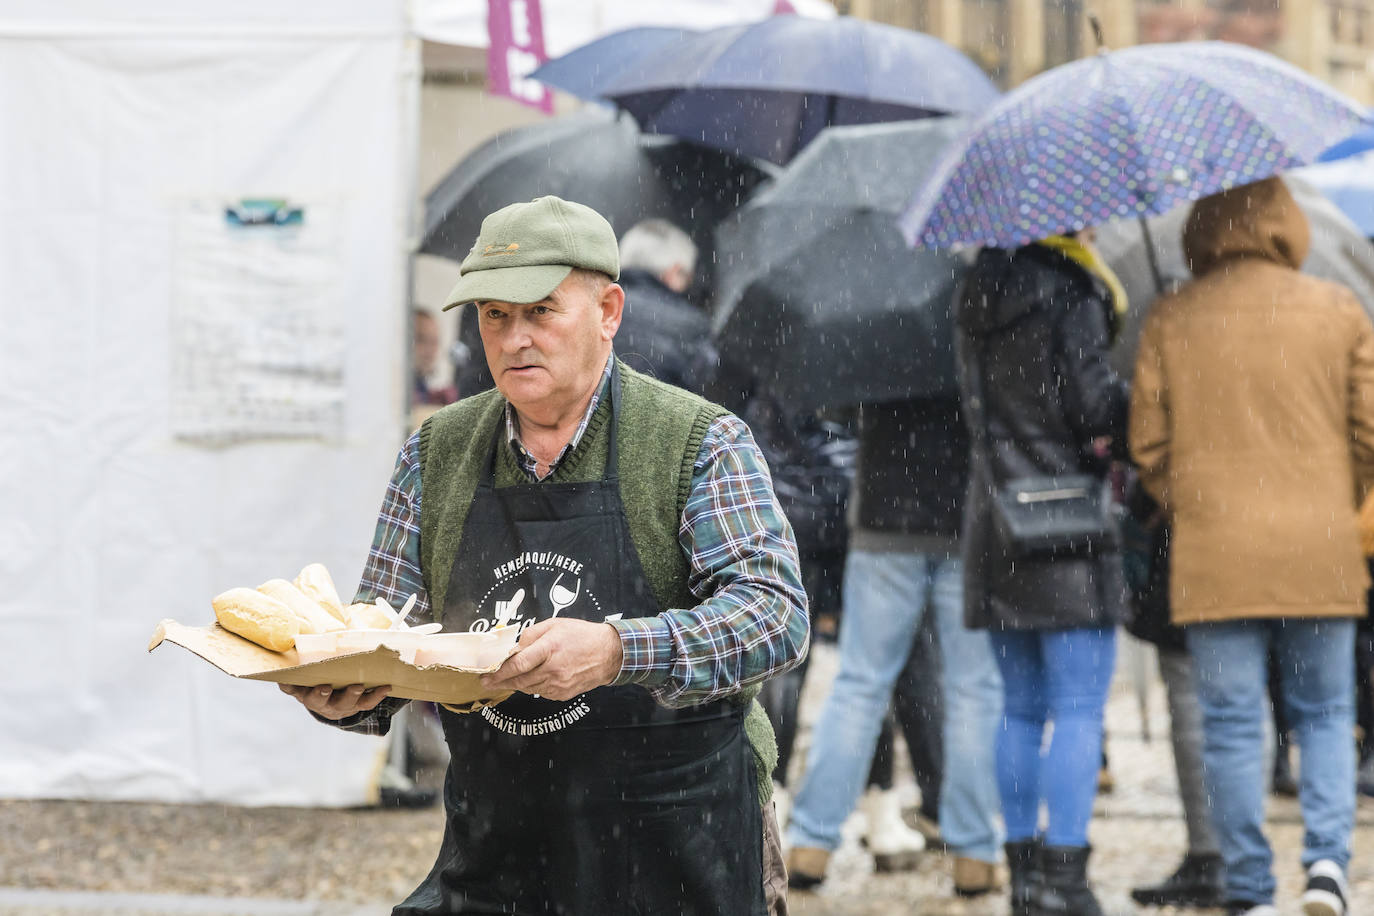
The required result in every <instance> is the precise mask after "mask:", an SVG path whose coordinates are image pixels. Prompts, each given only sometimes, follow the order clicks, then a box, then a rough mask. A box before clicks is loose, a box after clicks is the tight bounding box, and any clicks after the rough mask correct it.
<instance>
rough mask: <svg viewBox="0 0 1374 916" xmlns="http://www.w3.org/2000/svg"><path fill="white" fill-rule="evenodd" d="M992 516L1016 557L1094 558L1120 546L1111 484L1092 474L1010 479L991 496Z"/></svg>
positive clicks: (1005, 542) (999, 532) (1003, 538)
mask: <svg viewBox="0 0 1374 916" xmlns="http://www.w3.org/2000/svg"><path fill="white" fill-rule="evenodd" d="M992 513H993V519H994V521H995V523H996V525H997V529H998V534H999V535H1001V539H1002V542H1003V543H1004V544H1006V545H1007V547H1008V548H1009V549H1010V550H1011V551H1012V552H1013V553H1015V554H1016V555H1018V556H1023V557H1036V556H1095V555H1097V554H1099V553H1102V552H1103V551H1106V550H1113V549H1115V548H1116V547H1117V543H1118V542H1117V534H1116V520H1115V518H1114V517H1113V515H1112V503H1111V499H1110V497H1109V496H1108V493H1107V483H1106V481H1104V480H1102V479H1101V478H1098V477H1094V476H1092V475H1091V474H1065V475H1062V476H1059V477H1043V476H1036V477H1018V478H1017V479H1015V480H1010V481H1008V482H1007V483H1005V484H1003V485H1002V486H1000V487H998V488H997V490H996V492H995V493H994V494H993V509H992Z"/></svg>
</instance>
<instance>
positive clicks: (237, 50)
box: [0, 0, 419, 805]
mask: <svg viewBox="0 0 1374 916" xmlns="http://www.w3.org/2000/svg"><path fill="white" fill-rule="evenodd" d="M405 6H406V4H405V2H404V0H293V2H291V3H281V2H277V0H240V2H237V3H232V4H208V3H179V2H172V0H126V2H123V3H119V4H110V3H105V2H100V0H84V2H83V0H67V2H63V3H54V2H50V0H11V2H9V3H8V4H6V6H5V8H4V10H3V11H0V211H3V213H4V219H3V220H0V290H3V294H0V342H3V345H4V346H3V352H4V357H3V359H2V360H0V429H3V431H4V432H3V448H0V468H3V471H0V505H3V506H4V510H3V512H2V513H0V581H2V582H3V583H4V587H3V591H0V646H3V648H0V659H2V661H0V670H3V672H4V684H5V686H6V693H7V694H8V697H7V701H6V702H5V703H4V704H3V707H2V708H0V797H10V798H73V797H79V798H97V799H161V800H171V801H224V802H231V803H238V804H294V805H307V804H326V805H347V804H356V803H361V802H364V801H366V800H367V799H368V797H369V794H370V793H371V792H372V791H373V787H374V784H375V774H376V772H377V770H378V768H379V766H380V763H381V752H382V747H381V742H380V741H379V740H378V739H374V738H364V737H360V736H356V735H349V734H345V733H343V732H340V731H337V730H335V729H331V728H328V727H325V726H322V725H319V724H316V723H315V722H313V721H312V720H311V719H310V718H309V716H308V715H307V714H306V713H305V711H304V710H303V709H301V708H300V707H299V706H298V705H297V704H296V703H295V702H294V701H293V700H290V699H289V698H287V697H285V696H283V695H282V694H281V693H280V692H279V691H278V689H277V687H276V686H275V685H272V684H264V683H257V682H247V681H242V682H241V681H235V680H233V679H231V678H229V677H228V676H227V675H224V674H222V673H220V672H219V671H217V670H215V669H213V668H211V667H210V666H209V665H207V664H206V663H205V662H203V661H200V660H198V659H196V658H194V657H193V656H191V655H190V654H189V653H187V652H184V651H182V650H181V649H178V648H176V647H171V646H168V647H164V648H162V649H159V650H158V651H157V652H156V653H153V654H152V655H149V654H147V652H146V651H145V647H146V645H147V642H148V638H149V636H150V635H151V633H152V631H153V628H154V627H155V625H156V624H157V622H158V621H159V620H160V619H161V618H163V617H175V618H177V619H179V620H181V621H183V622H186V623H195V624H200V623H208V622H210V621H211V620H212V619H213V615H212V612H211V609H210V604H209V599H210V597H211V596H212V595H214V594H216V593H217V592H219V591H220V590H222V589H225V588H228V587H230V586H235V585H256V584H257V583H259V582H261V581H263V580H265V579H267V578H271V577H274V576H285V577H286V578H291V577H292V576H294V575H295V573H296V571H297V570H298V569H299V568H300V567H301V566H302V565H304V564H305V563H307V562H311V561H320V562H324V563H325V564H327V565H328V566H329V567H330V568H331V569H332V570H334V571H335V573H336V575H337V577H338V579H339V583H338V584H339V587H340V590H341V591H348V590H350V589H351V588H352V587H353V585H354V584H355V583H356V580H357V575H358V571H359V570H360V569H361V566H362V563H363V559H364V557H365V556H366V551H367V548H368V545H369V543H370V538H371V534H372V520H373V519H374V518H375V515H376V511H377V508H378V506H379V505H380V502H381V497H382V490H383V487H384V485H385V481H386V478H387V476H388V474H389V472H390V470H391V465H392V462H393V460H394V458H395V454H396V448H397V445H398V444H399V441H400V438H401V435H402V434H403V432H404V429H403V424H404V422H405V420H404V406H405V405H404V399H405V397H406V391H405V387H404V384H405V359H406V353H405V345H404V344H405V339H406V338H405V322H406V311H405V303H406V301H407V300H406V264H407V242H406V240H407V236H408V232H407V225H408V223H407V220H408V218H409V217H408V210H409V208H410V207H411V206H412V201H413V200H414V198H415V196H416V195H415V191H414V188H413V187H412V186H411V185H412V183H413V177H412V175H413V170H414V150H413V148H412V147H413V142H414V135H415V130H414V117H415V114H414V111H415V108H416V106H415V104H414V98H415V93H416V91H417V87H418V81H419V75H418V64H417V53H416V44H417V43H416V42H415V41H414V40H413V39H412V38H410V37H409V34H408V27H407V22H406V19H405V13H404V10H405Z"/></svg>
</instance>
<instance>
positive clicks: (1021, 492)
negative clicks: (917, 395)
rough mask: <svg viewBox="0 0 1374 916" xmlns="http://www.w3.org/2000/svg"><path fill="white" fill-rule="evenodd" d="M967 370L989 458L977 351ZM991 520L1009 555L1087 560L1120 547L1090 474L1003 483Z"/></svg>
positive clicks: (1106, 500)
mask: <svg viewBox="0 0 1374 916" xmlns="http://www.w3.org/2000/svg"><path fill="white" fill-rule="evenodd" d="M978 350H979V354H978V355H979V360H978V365H976V366H974V367H972V368H973V372H972V375H973V378H974V379H975V383H976V385H977V388H978V390H977V392H976V398H975V401H974V404H973V407H974V409H975V410H977V411H978V416H979V421H980V422H979V424H978V427H979V428H978V432H979V433H980V434H981V435H980V438H981V440H982V442H983V448H984V451H985V452H986V453H987V454H988V455H989V456H991V454H992V444H991V443H992V433H991V422H990V420H989V418H988V407H989V404H988V400H987V398H986V397H984V396H983V359H982V355H983V354H982V347H979V348H978ZM992 518H993V524H994V527H995V528H996V529H997V534H998V535H999V537H1000V539H1001V541H1002V543H1003V544H1004V545H1005V546H1006V548H1007V550H1008V551H1009V553H1010V554H1011V555H1012V556H1014V557H1024V558H1034V557H1090V556H1096V555H1097V554H1099V553H1103V552H1109V551H1112V550H1116V549H1117V548H1118V547H1119V546H1120V537H1119V534H1118V531H1117V524H1116V518H1115V516H1114V514H1113V512H1112V502H1111V497H1110V495H1109V493H1108V490H1107V482H1106V481H1105V480H1103V479H1102V478H1100V477H1096V476H1094V475H1092V474H1061V475H1054V476H1052V475H1033V476H1028V477H1018V478H1016V479H1014V480H1009V481H1007V482H1006V483H1004V484H1002V485H1000V486H998V487H997V489H996V490H994V492H993V497H992Z"/></svg>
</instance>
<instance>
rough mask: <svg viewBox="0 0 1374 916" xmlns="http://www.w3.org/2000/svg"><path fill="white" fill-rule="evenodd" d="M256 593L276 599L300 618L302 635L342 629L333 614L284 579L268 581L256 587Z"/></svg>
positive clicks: (340, 623)
mask: <svg viewBox="0 0 1374 916" xmlns="http://www.w3.org/2000/svg"><path fill="white" fill-rule="evenodd" d="M258 591H259V592H261V593H262V594H264V595H267V596H268V597H270V598H275V599H277V600H278V601H280V602H281V603H282V604H284V605H286V606H287V607H288V608H290V609H291V610H292V611H293V612H295V614H296V616H297V617H298V618H300V621H301V632H302V633H328V632H330V631H332V630H342V629H344V625H343V623H342V622H341V621H339V620H336V619H335V618H334V615H333V614H330V613H329V612H328V611H326V610H325V609H324V608H323V607H321V606H320V605H319V603H318V602H316V601H315V599H313V598H310V597H308V596H307V595H306V594H305V592H303V591H301V590H300V589H298V588H296V586H294V585H292V584H291V583H290V582H287V581H286V580H285V579H268V580H267V581H266V582H264V583H262V585H259V586H258Z"/></svg>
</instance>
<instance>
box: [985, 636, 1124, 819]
mask: <svg viewBox="0 0 1374 916" xmlns="http://www.w3.org/2000/svg"><path fill="white" fill-rule="evenodd" d="M992 647H993V651H994V654H995V655H996V657H997V664H998V665H999V666H1000V667H1001V669H1002V684H1003V700H1004V708H1005V717H1004V720H1003V724H1002V731H1001V733H1000V734H999V736H998V739H997V785H998V787H999V789H1000V790H1001V794H1002V817H1003V819H1004V820H1005V821H1006V824H1007V839H1008V840H1013V841H1019V840H1028V839H1031V838H1032V837H1034V836H1036V835H1037V833H1038V832H1039V827H1040V803H1041V802H1042V801H1043V802H1044V803H1045V808H1046V813H1047V815H1048V819H1047V821H1046V829H1045V843H1046V845H1049V846H1086V845H1088V821H1089V820H1091V819H1092V814H1093V799H1094V798H1096V797H1097V770H1098V766H1099V764H1100V762H1101V759H1102V709H1103V707H1104V706H1105V705H1106V703H1107V690H1108V688H1109V687H1110V686H1111V683H1112V668H1113V667H1114V666H1115V664H1116V630H1115V628H1111V627H1103V628H1083V629H1074V630H1003V631H1000V632H999V631H994V632H993V633H992ZM1046 722H1053V723H1054V736H1053V737H1052V738H1051V739H1050V743H1049V748H1048V749H1046V748H1045V747H1044V743H1045V724H1046Z"/></svg>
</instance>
